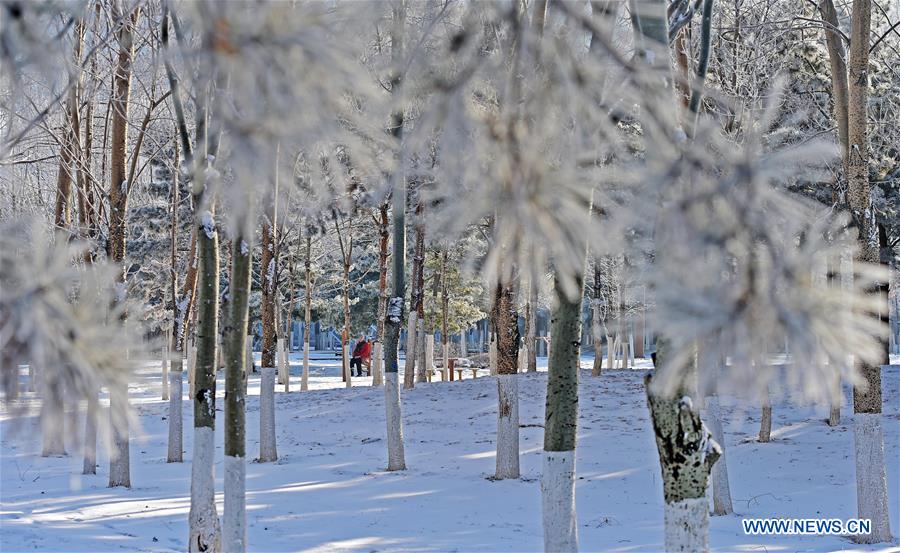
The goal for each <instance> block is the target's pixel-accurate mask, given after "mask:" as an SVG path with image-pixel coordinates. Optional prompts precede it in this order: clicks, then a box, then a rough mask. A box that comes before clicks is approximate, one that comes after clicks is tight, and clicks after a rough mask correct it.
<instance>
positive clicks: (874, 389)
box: [839, 0, 891, 543]
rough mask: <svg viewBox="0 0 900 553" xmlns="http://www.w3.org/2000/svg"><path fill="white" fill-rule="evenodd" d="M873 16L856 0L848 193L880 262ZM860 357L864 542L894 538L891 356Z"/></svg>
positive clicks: (866, 251) (868, 254)
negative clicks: (873, 155) (888, 390)
mask: <svg viewBox="0 0 900 553" xmlns="http://www.w3.org/2000/svg"><path fill="white" fill-rule="evenodd" d="M871 17H872V5H871V1H870V0H854V2H853V19H852V24H851V33H850V59H849V62H848V64H847V65H848V72H849V78H848V82H849V91H848V94H847V158H848V160H847V181H848V182H847V184H848V194H847V199H848V203H849V206H850V212H851V214H852V216H853V221H854V223H855V225H856V228H857V230H858V233H859V234H858V236H859V238H858V240H859V253H858V254H857V261H860V262H866V263H873V264H877V263H880V261H881V255H880V250H879V239H878V238H879V237H878V234H879V231H878V225H877V223H876V221H875V217H874V209H873V207H872V186H871V183H870V182H869V137H868V119H867V111H868V110H867V108H868V105H867V104H868V102H867V101H868V88H869V34H870V29H871ZM839 128H840V127H839ZM885 280H886V278H885ZM886 292H887V290H886V289H885V287H883V286H879V287H878V288H876V289H874V290H873V291H872V293H873V294H874V295H876V296H877V297H878V301H879V303H881V305H880V306H879V308H880V309H879V311H883V312H885V313H887V310H888V308H887V301H886V300H887V293H886ZM882 296H883V297H882ZM857 362H858V363H860V366H859V371H860V373H861V374H862V377H863V382H862V383H861V384H859V385H857V386H856V387H854V389H853V415H854V420H853V422H854V444H855V453H856V488H857V505H858V510H859V517H860V518H867V519H870V520H871V521H872V532H871V533H870V534H868V535H866V536H862V537H860V538H858V539H859V541H861V542H863V543H879V542H886V541H890V540H891V529H890V517H889V515H888V500H887V476H886V474H885V464H884V433H883V430H882V427H881V404H882V400H881V365H882V364H885V363H887V362H889V361H888V348H887V341H886V340H882V342H881V360H878V361H875V362H874V363H865V362H863V361H862V360H861V358H860V357H857Z"/></svg>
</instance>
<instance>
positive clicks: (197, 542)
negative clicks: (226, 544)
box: [188, 426, 221, 553]
mask: <svg viewBox="0 0 900 553" xmlns="http://www.w3.org/2000/svg"><path fill="white" fill-rule="evenodd" d="M215 454H216V444H215V431H214V430H213V429H212V428H210V427H208V426H195V427H194V454H193V459H191V511H190V514H189V515H188V519H189V523H188V525H189V527H190V536H189V538H188V551H190V552H191V553H195V552H196V553H216V552H218V551H220V549H221V543H220V539H221V538H220V536H221V534H220V528H219V515H218V513H217V512H216V497H215V490H216V487H215V483H216V478H215V465H214V464H213V460H214V457H215Z"/></svg>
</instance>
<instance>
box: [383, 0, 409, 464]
mask: <svg viewBox="0 0 900 553" xmlns="http://www.w3.org/2000/svg"><path fill="white" fill-rule="evenodd" d="M391 11H392V15H393V27H392V32H391V61H392V65H393V69H392V71H393V75H392V76H391V93H392V94H394V95H395V98H396V99H397V104H398V105H397V107H395V108H394V112H393V114H392V116H391V126H390V133H391V134H392V135H393V137H394V139H395V140H396V141H397V144H396V146H397V147H398V148H400V152H401V154H400V156H398V157H399V160H400V161H401V163H400V164H398V166H397V167H396V168H395V169H394V173H393V175H391V181H392V184H393V186H392V191H391V195H392V204H393V219H394V229H393V234H394V237H393V238H394V243H393V254H392V255H393V258H394V259H393V267H392V273H393V276H392V278H393V282H392V294H391V298H390V299H389V300H388V305H387V310H386V312H385V319H384V326H385V335H384V406H385V422H386V424H387V449H388V451H387V453H388V466H387V469H388V470H390V471H394V470H406V455H405V453H404V450H403V418H402V415H401V410H400V382H399V380H398V378H397V376H398V375H397V368H398V366H399V347H400V328H401V325H402V324H403V303H404V301H405V297H406V282H405V279H404V271H405V265H406V173H405V171H404V170H403V165H402V160H403V157H402V151H403V148H402V140H403V121H404V111H403V103H402V101H401V99H402V91H401V64H402V62H403V36H404V27H405V25H406V2H405V0H394V3H393V4H392V10H391ZM407 362H409V360H408V357H407Z"/></svg>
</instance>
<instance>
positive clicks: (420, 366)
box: [416, 317, 433, 382]
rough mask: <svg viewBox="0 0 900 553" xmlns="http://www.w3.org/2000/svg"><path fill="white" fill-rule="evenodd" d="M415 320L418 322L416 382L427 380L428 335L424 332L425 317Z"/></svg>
mask: <svg viewBox="0 0 900 553" xmlns="http://www.w3.org/2000/svg"><path fill="white" fill-rule="evenodd" d="M416 321H417V322H418V324H419V331H418V332H417V333H416V341H417V342H418V343H417V344H416V382H427V381H428V379H427V378H426V376H425V375H426V374H427V373H426V371H427V370H428V337H427V336H426V334H425V319H424V318H423V317H420V318H417V319H416ZM432 339H433V338H432Z"/></svg>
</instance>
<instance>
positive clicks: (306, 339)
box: [300, 234, 312, 392]
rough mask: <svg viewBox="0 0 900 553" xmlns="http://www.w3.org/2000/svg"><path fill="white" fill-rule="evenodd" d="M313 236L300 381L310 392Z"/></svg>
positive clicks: (306, 267)
mask: <svg viewBox="0 0 900 553" xmlns="http://www.w3.org/2000/svg"><path fill="white" fill-rule="evenodd" d="M311 264H312V236H310V235H309V234H307V235H306V259H304V261H303V268H304V270H305V276H306V304H305V306H304V310H303V329H304V330H303V377H302V378H301V380H300V390H301V391H303V392H305V391H307V390H309V335H310V334H311V333H312V271H311V269H310V265H311Z"/></svg>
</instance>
